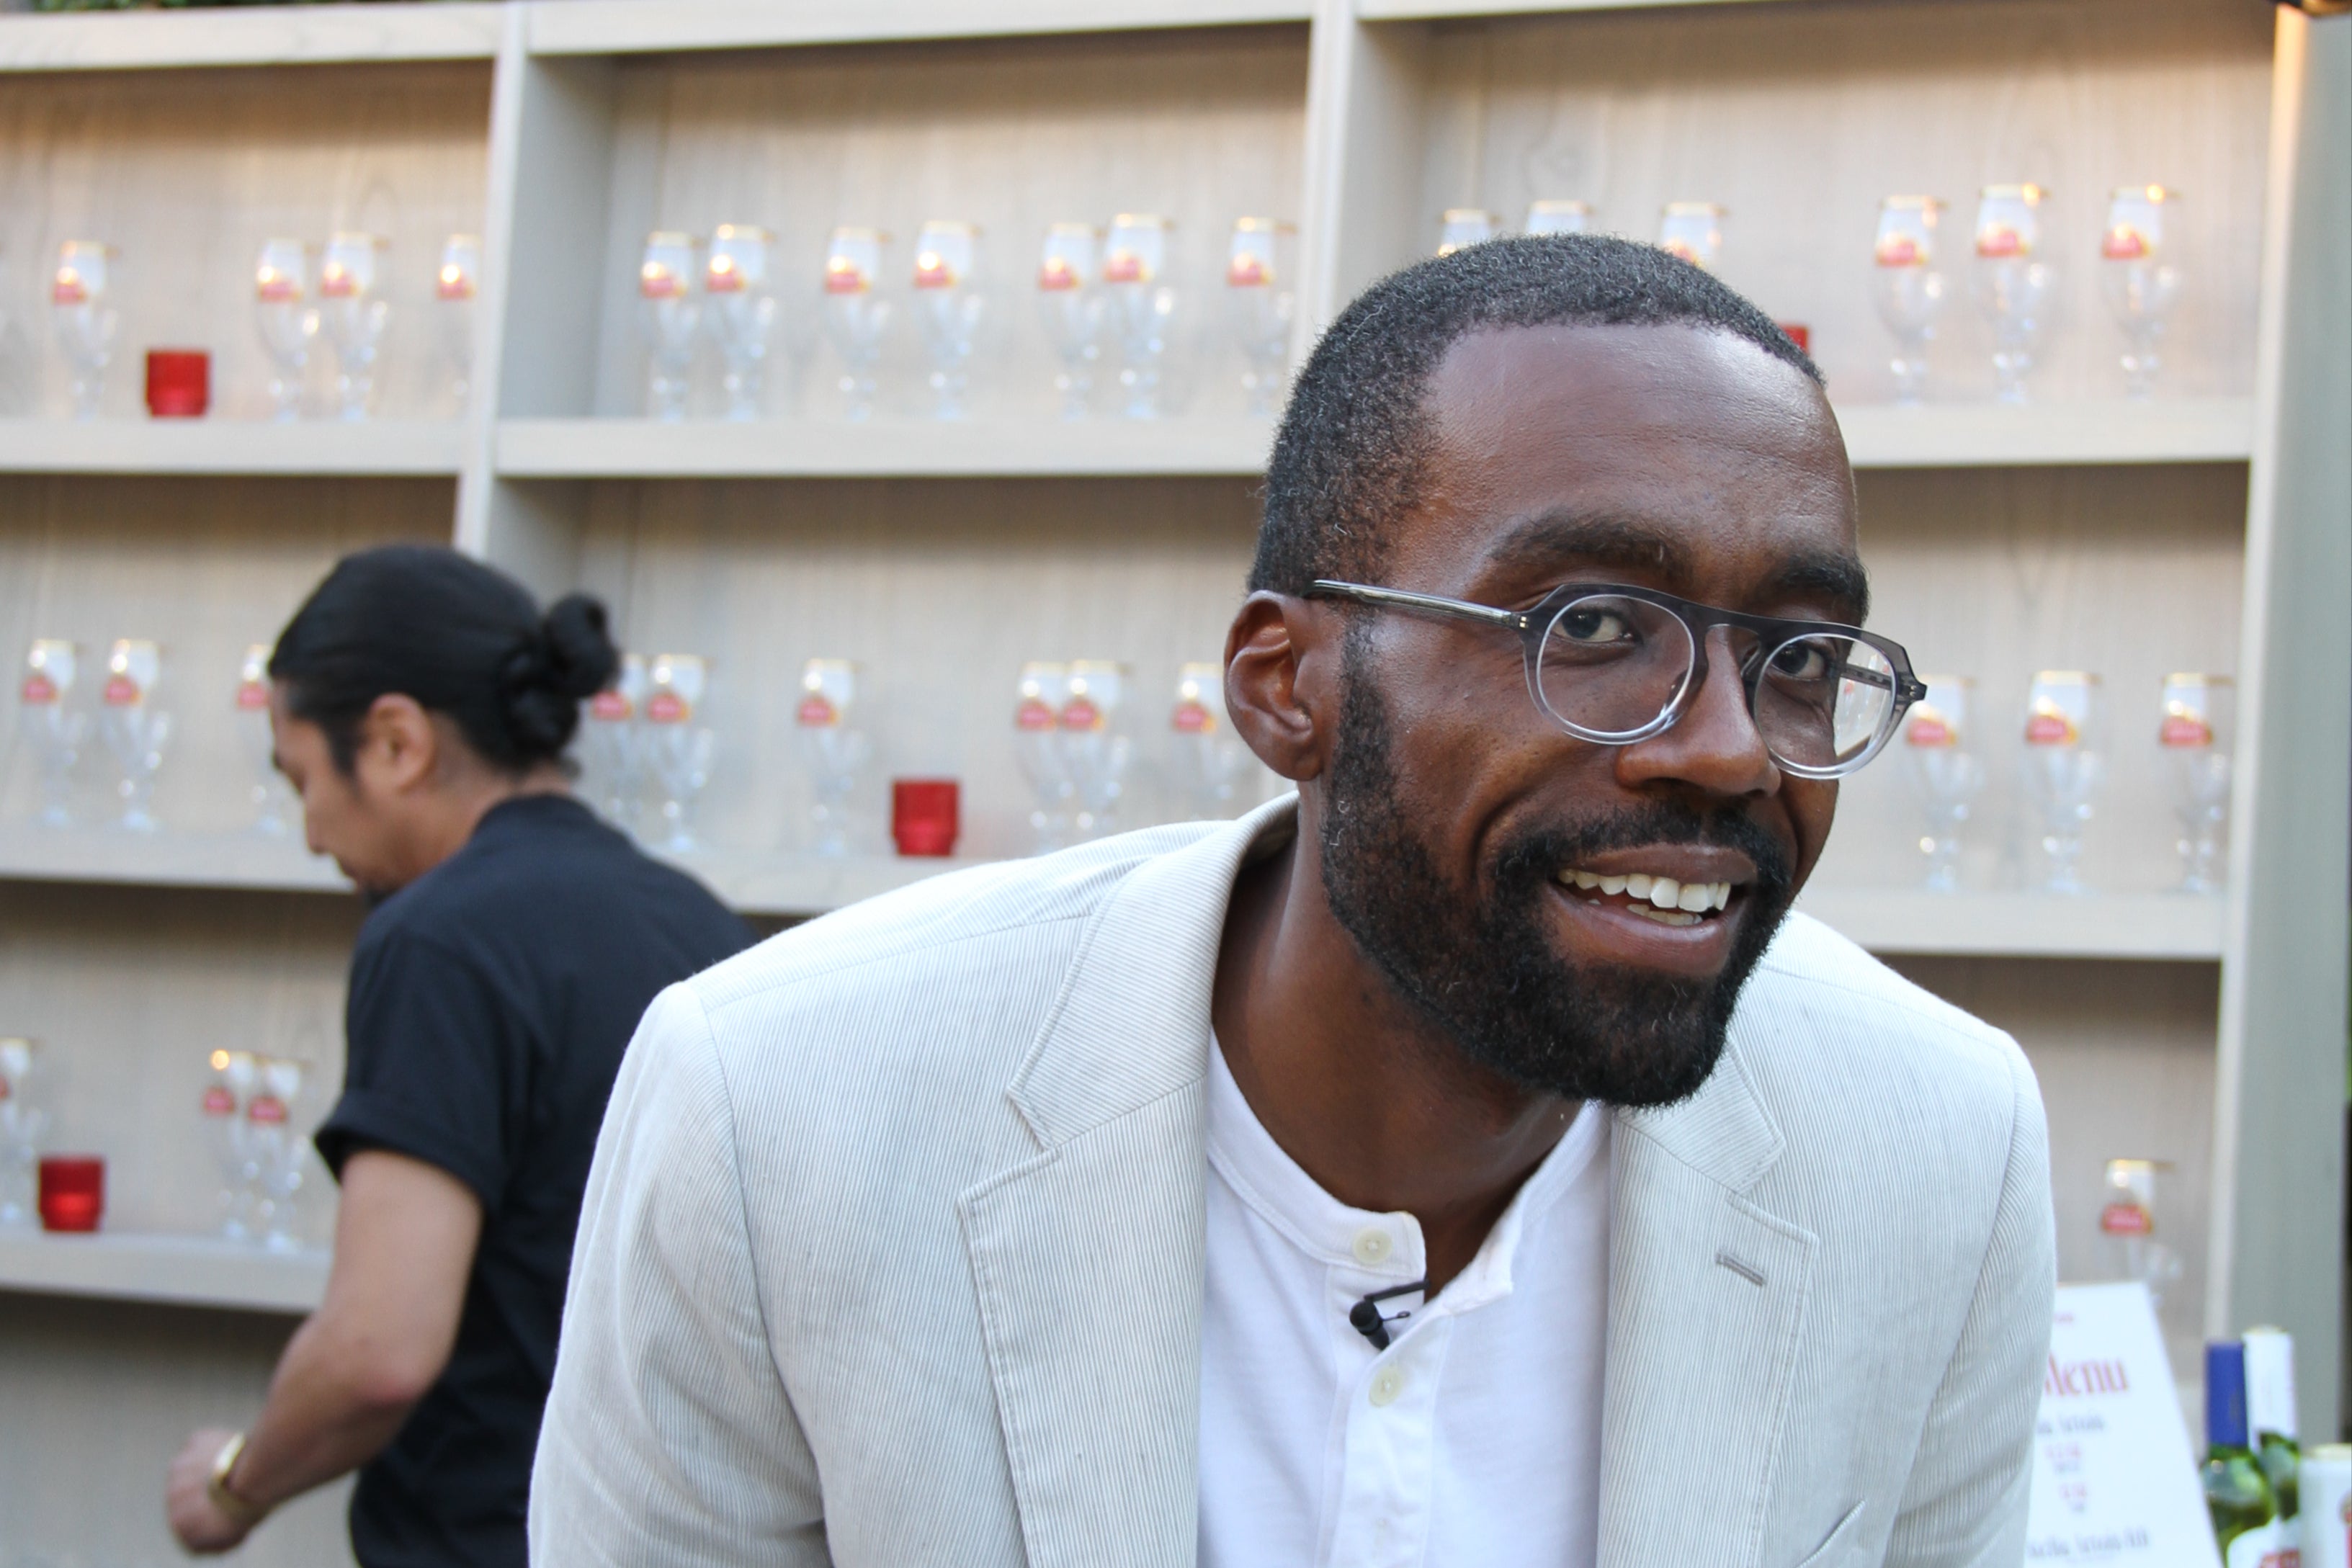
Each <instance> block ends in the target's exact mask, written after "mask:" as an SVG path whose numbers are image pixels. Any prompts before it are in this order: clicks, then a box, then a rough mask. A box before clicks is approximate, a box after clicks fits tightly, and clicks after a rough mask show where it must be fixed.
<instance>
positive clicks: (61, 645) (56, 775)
mask: <svg viewBox="0 0 2352 1568" xmlns="http://www.w3.org/2000/svg"><path fill="white" fill-rule="evenodd" d="M77 655H78V650H77V649H76V648H75V646H74V644H72V643H67V642H63V641H60V640H58V639H56V638H50V637H41V638H37V639H35V640H34V643H33V645H32V647H31V649H30V650H29V651H28V652H27V653H26V655H25V678H24V680H23V682H22V683H21V684H20V685H18V686H17V688H16V704H17V706H16V727H17V730H18V732H19V733H20V734H22V735H23V736H24V737H25V741H26V745H27V746H29V747H31V748H32V752H33V765H34V768H35V770H36V772H37V774H38V775H39V778H40V786H41V810H40V814H39V816H38V817H37V818H36V819H35V820H36V821H38V822H39V823H40V824H41V825H42V826H43V827H45V828H63V827H68V826H70V825H71V823H72V822H73V770H74V764H75V762H77V761H78V760H79V759H80V757H81V747H82V742H83V741H84V740H85V739H86V738H88V737H89V717H88V716H87V715H84V714H80V713H78V712H75V711H74V710H73V709H72V707H70V706H68V698H70V697H71V696H72V695H73V688H74V672H75V667H76V665H77V664H79V658H78V656H77Z"/></svg>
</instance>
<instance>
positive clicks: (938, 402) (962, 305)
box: [914, 218, 985, 419]
mask: <svg viewBox="0 0 2352 1568" xmlns="http://www.w3.org/2000/svg"><path fill="white" fill-rule="evenodd" d="M979 248H980V230H979V228H978V227H977V226H976V225H971V224H968V223H962V222H960V221H958V220H956V219H953V218H932V219H930V220H929V221H928V222H926V223H925V224H924V225H923V226H922V228H921V229H920V230H919V231H918V233H917V234H916V236H915V301H914V303H915V312H916V316H917V319H919V320H920V321H921V323H922V327H923V345H924V347H925V349H926V350H929V354H930V358H931V370H930V374H929V377H928V378H927V384H929V387H930V389H931V415H932V417H933V418H935V419H961V418H962V417H963V416H964V394H965V392H966V391H967V390H968V387H969V383H970V382H971V350H972V344H973V342H974V341H975V340H976V339H977V336H978V334H979V331H980V317H981V311H982V308H983V306H984V304H985V301H984V299H983V298H982V295H981V293H980V291H979V290H978V289H977V288H975V287H973V280H972V268H973V267H974V266H975V265H976V264H977V263H978V261H979Z"/></svg>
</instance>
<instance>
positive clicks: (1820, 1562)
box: [1797, 1503, 1864, 1568]
mask: <svg viewBox="0 0 2352 1568" xmlns="http://www.w3.org/2000/svg"><path fill="white" fill-rule="evenodd" d="M1863 1506H1864V1505H1863V1504H1861V1503H1855V1504H1854V1505H1853V1507H1852V1508H1850V1509H1847V1510H1846V1511H1845V1517H1844V1518H1843V1519H1841V1520H1839V1521H1837V1526H1836V1528H1835V1529H1833V1530H1832V1531H1830V1532H1829V1535H1828V1537H1827V1538H1826V1539H1824V1540H1823V1541H1822V1543H1821V1544H1820V1545H1819V1546H1816V1547H1814V1548H1813V1549H1812V1550H1811V1552H1807V1553H1805V1560H1804V1561H1803V1562H1801V1563H1798V1564H1797V1568H1830V1564H1831V1563H1835V1562H1836V1561H1838V1559H1839V1558H1841V1557H1843V1555H1844V1554H1845V1550H1846V1548H1847V1547H1849V1546H1852V1545H1853V1543H1854V1541H1855V1539H1856V1538H1857V1537H1858V1536H1860V1535H1861V1533H1862V1511H1863Z"/></svg>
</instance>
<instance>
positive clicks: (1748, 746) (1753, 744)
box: [1617, 626, 1780, 799]
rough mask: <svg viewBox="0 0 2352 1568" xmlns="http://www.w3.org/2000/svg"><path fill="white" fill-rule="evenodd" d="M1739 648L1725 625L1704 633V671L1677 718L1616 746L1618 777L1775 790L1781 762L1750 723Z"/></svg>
mask: <svg viewBox="0 0 2352 1568" xmlns="http://www.w3.org/2000/svg"><path fill="white" fill-rule="evenodd" d="M1741 652H1742V649H1741V647H1740V645H1739V644H1738V643H1736V642H1735V641H1734V636H1733V632H1732V629H1731V628H1730V627H1728V626H1717V627H1714V628H1712V629H1711V630H1710V631H1709V632H1707V639H1706V674H1704V676H1703V677H1701V679H1700V680H1699V684H1698V689H1697V690H1696V692H1694V693H1692V694H1691V697H1690V701H1689V703H1688V704H1687V705H1686V706H1685V707H1684V709H1683V714H1682V717H1680V718H1679V719H1677V720H1675V723H1674V725H1673V726H1672V727H1670V728H1668V729H1666V730H1665V731H1664V733H1662V734H1658V735H1654V736H1652V737H1650V738H1649V739H1647V740H1640V741H1635V742H1634V743H1633V745H1631V746H1626V747H1619V748H1618V752H1617V778H1618V781H1619V782H1620V783H1622V784H1623V785H1625V786H1626V787H1627V788H1629V789H1632V788H1636V787H1639V786H1641V785H1645V784H1656V783H1660V782H1668V783H1678V784H1685V785H1688V786H1690V787H1691V788H1693V789H1701V790H1704V791H1706V793H1707V794H1710V795H1716V796H1720V797H1723V798H1726V799H1731V798H1738V797H1742V796H1748V795H1769V794H1773V793H1775V792H1777V791H1778V790H1779V789H1780V768H1778V767H1777V766H1775V765H1774V763H1773V761H1772V754H1771V752H1770V751H1769V750H1768V749H1767V748H1766V747H1765V745H1764V737H1763V736H1762V735H1761V734H1759V732H1758V730H1757V728H1756V716H1755V714H1754V713H1753V712H1751V711H1750V710H1749V708H1748V690H1747V685H1746V684H1745V683H1744V682H1743V681H1742V680H1741V679H1740V653H1741Z"/></svg>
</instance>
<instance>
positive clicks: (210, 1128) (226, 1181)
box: [200, 1051, 261, 1241]
mask: <svg viewBox="0 0 2352 1568" xmlns="http://www.w3.org/2000/svg"><path fill="white" fill-rule="evenodd" d="M207 1066H208V1068H209V1076H208V1077H207V1078H206V1079H205V1092H204V1099H203V1100H202V1102H201V1103H200V1104H201V1108H202V1110H203V1112H204V1117H205V1147H206V1148H207V1149H209V1150H210V1151H211V1152H212V1156H213V1163H214V1164H215V1165H216V1166H219V1167H220V1178H221V1190H220V1211H221V1222H220V1233H221V1235H222V1236H223V1237H225V1238H226V1239H228V1240H231V1241H243V1240H246V1239H248V1238H249V1237H250V1236H251V1235H252V1223H253V1206H254V1183H255V1180H256V1178H257V1176H258V1175H259V1173H258V1171H257V1170H256V1169H255V1166H254V1162H253V1140H252V1139H251V1138H250V1137H248V1136H247V1133H246V1117H245V1112H246V1107H247V1105H248V1104H250V1103H252V1100H253V1092H254V1089H255V1087H256V1085H257V1084H258V1082H260V1074H261V1069H260V1065H259V1063H258V1062H257V1061H256V1059H255V1057H254V1054H253V1052H251V1051H214V1052H213V1053H212V1055H211V1056H210V1057H209V1058H208V1059H207Z"/></svg>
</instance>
